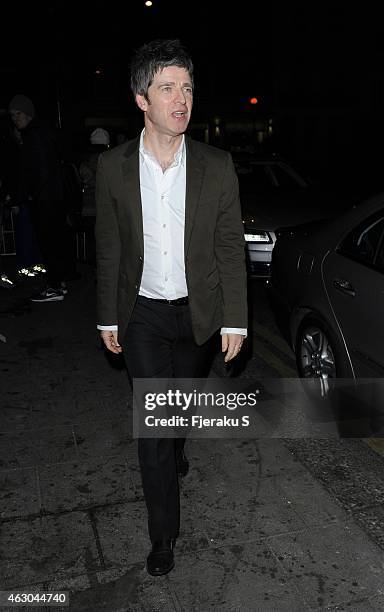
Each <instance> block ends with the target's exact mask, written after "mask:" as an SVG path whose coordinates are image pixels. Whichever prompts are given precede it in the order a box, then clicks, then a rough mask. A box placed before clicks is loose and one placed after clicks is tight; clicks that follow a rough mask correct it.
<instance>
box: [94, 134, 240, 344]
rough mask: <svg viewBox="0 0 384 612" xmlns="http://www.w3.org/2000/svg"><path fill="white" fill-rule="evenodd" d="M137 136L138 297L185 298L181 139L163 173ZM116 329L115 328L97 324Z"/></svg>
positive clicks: (234, 330)
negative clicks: (140, 264)
mask: <svg viewBox="0 0 384 612" xmlns="http://www.w3.org/2000/svg"><path fill="white" fill-rule="evenodd" d="M143 137H144V130H143V131H142V133H141V137H140V149H139V155H140V192H141V202H142V211H143V231H144V267H143V275H142V278H141V285H140V289H139V295H142V296H144V297H147V298H152V299H166V300H175V299H177V298H180V297H185V296H187V295H188V288H187V283H186V278H185V258H184V225H185V193H186V163H185V158H186V154H185V139H184V136H183V138H182V142H181V144H180V147H179V149H178V151H177V152H176V154H175V156H174V159H173V162H172V164H171V165H170V166H168V168H167V169H166V170H165V171H163V169H162V167H161V166H160V164H159V162H158V161H157V159H156V158H155V157H154V156H153V155H152V153H150V152H149V151H147V150H146V149H145V147H144V143H143ZM97 327H98V329H101V330H116V329H117V325H98V326H97ZM225 333H233V334H242V335H244V336H246V335H247V330H246V329H239V328H228V327H226V328H224V327H223V328H222V329H221V334H225Z"/></svg>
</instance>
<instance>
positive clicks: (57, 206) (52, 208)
mask: <svg viewBox="0 0 384 612" xmlns="http://www.w3.org/2000/svg"><path fill="white" fill-rule="evenodd" d="M31 210H32V216H33V222H34V224H35V228H36V234H37V240H38V243H39V247H40V249H41V252H42V255H43V258H44V263H45V265H46V267H47V276H46V280H47V285H49V286H50V287H52V288H53V289H58V288H60V282H61V281H62V280H64V278H65V274H66V270H67V266H68V256H69V228H68V226H67V224H66V211H65V206H64V202H62V201H60V200H36V201H35V202H33V204H32V208H31Z"/></svg>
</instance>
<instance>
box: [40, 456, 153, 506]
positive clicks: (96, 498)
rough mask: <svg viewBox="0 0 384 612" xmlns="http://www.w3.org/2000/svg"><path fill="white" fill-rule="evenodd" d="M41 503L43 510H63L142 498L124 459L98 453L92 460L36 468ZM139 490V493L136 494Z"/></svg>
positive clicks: (124, 457) (123, 457)
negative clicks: (38, 476) (90, 461)
mask: <svg viewBox="0 0 384 612" xmlns="http://www.w3.org/2000/svg"><path fill="white" fill-rule="evenodd" d="M39 475H40V484H41V489H42V506H43V508H44V511H46V512H53V513H57V512H65V511H73V510H76V509H86V508H90V507H95V506H99V505H104V504H116V503H120V502H123V501H127V500H136V499H138V497H142V491H141V488H140V491H139V492H138V490H137V487H136V486H135V484H134V482H133V481H132V479H131V478H130V472H129V467H128V464H127V458H126V456H125V455H124V454H121V455H118V456H107V457H102V456H99V457H98V458H97V460H94V461H93V462H92V463H87V462H81V461H78V460H76V461H70V462H68V463H62V464H60V465H48V466H45V467H41V468H39ZM139 493H140V495H139Z"/></svg>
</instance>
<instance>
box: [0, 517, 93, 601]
mask: <svg viewBox="0 0 384 612" xmlns="http://www.w3.org/2000/svg"><path fill="white" fill-rule="evenodd" d="M0 555H1V558H2V564H1V567H0V583H1V585H2V588H3V590H5V589H11V588H12V587H17V586H18V585H20V584H24V585H26V584H31V585H33V584H34V583H39V582H42V581H52V580H54V579H59V578H63V577H67V576H68V577H75V576H78V575H81V574H85V573H87V572H92V571H95V570H96V569H97V568H99V567H100V559H99V556H98V551H97V547H96V544H95V540H94V535H93V529H92V525H91V523H90V521H89V518H88V516H87V515H86V514H85V513H80V512H72V513H70V514H65V515H61V516H42V517H39V518H34V519H32V520H20V521H15V522H13V523H11V522H7V523H3V524H2V527H1V531H0Z"/></svg>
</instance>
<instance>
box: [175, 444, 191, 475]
mask: <svg viewBox="0 0 384 612" xmlns="http://www.w3.org/2000/svg"><path fill="white" fill-rule="evenodd" d="M176 469H177V473H178V474H179V476H186V475H187V474H188V471H189V461H188V459H187V457H186V456H185V452H184V451H183V450H182V451H181V453H177V455H176Z"/></svg>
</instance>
